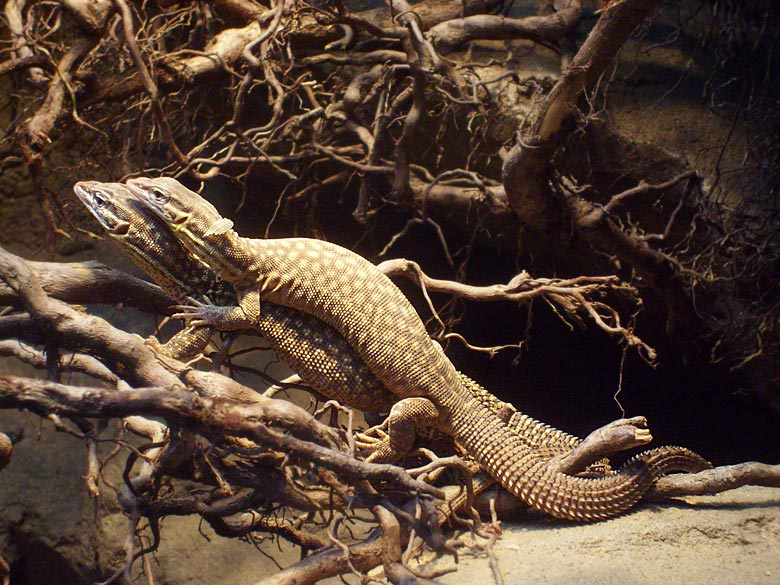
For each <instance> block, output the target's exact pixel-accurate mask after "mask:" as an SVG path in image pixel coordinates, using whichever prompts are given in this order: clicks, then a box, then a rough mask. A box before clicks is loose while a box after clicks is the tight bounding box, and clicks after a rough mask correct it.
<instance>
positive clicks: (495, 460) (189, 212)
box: [128, 178, 706, 520]
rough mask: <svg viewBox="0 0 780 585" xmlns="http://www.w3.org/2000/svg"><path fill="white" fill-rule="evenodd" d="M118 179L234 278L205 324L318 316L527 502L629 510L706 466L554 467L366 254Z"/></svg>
mask: <svg viewBox="0 0 780 585" xmlns="http://www.w3.org/2000/svg"><path fill="white" fill-rule="evenodd" d="M128 187H129V188H130V190H131V191H132V192H133V193H134V194H135V195H136V196H137V197H138V198H139V200H140V201H141V202H143V203H144V204H145V205H147V206H148V207H149V208H150V209H151V210H153V211H154V212H155V213H157V214H158V215H159V216H160V217H161V218H162V219H163V221H165V222H166V223H167V224H168V226H169V227H170V228H171V229H172V230H173V231H174V233H175V234H176V235H177V237H178V238H179V240H180V241H181V242H182V243H183V244H184V245H185V246H186V247H187V248H188V249H189V250H190V251H191V252H192V253H193V254H195V255H196V256H197V257H198V258H199V259H200V260H202V261H203V262H205V263H206V264H208V265H209V266H210V267H211V268H212V269H213V270H214V271H215V272H216V273H217V274H219V275H220V276H221V277H222V278H224V279H225V280H227V281H228V282H230V283H232V284H233V285H234V287H235V289H236V293H237V295H238V298H239V304H238V306H237V307H234V308H233V309H228V308H224V307H223V308H221V309H220V308H218V307H201V308H200V309H199V310H198V311H195V312H194V313H193V314H194V315H195V316H196V317H200V318H201V320H202V322H203V323H204V324H209V325H215V326H217V327H220V328H225V329H231V328H247V327H251V326H253V324H254V323H255V322H256V321H257V320H258V319H259V318H260V316H261V315H260V311H261V306H260V301H261V300H262V301H264V302H265V301H267V302H272V303H275V304H279V305H283V306H287V307H290V308H293V309H296V310H299V311H302V312H306V313H309V314H310V315H312V316H314V317H316V318H318V319H320V320H322V321H324V322H326V323H328V324H329V325H331V326H332V327H333V328H335V329H336V330H337V331H338V332H339V334H340V335H341V336H342V337H343V338H344V339H345V340H346V341H347V342H348V343H349V345H350V346H351V347H352V348H353V349H354V350H355V351H356V352H357V354H358V355H359V356H360V358H361V359H362V360H363V362H365V364H366V365H367V366H368V367H369V368H370V369H371V371H372V373H373V374H374V375H375V376H376V377H377V378H378V379H379V380H380V381H381V382H382V383H383V384H384V385H385V386H386V387H387V388H388V389H389V390H391V391H392V392H393V393H394V394H395V395H396V396H397V397H398V398H401V399H405V398H413V397H424V398H428V399H429V400H431V401H432V402H433V403H434V404H435V405H436V407H437V408H438V409H439V413H440V422H441V424H442V425H443V426H446V427H448V429H449V430H450V431H451V433H452V434H453V436H454V437H455V438H456V440H457V441H458V442H459V443H460V444H461V445H462V446H463V447H464V448H465V449H466V450H467V451H468V452H469V453H470V454H471V455H472V456H473V457H474V458H475V459H476V460H477V462H478V463H479V465H480V466H481V467H482V468H483V469H485V470H486V471H487V472H488V473H489V474H490V475H491V476H492V477H494V478H495V479H496V480H497V481H498V482H499V483H500V484H501V485H502V486H503V487H504V488H506V489H507V490H508V491H509V492H510V493H512V494H514V495H516V496H518V497H520V499H522V500H523V501H524V502H525V503H526V504H528V505H530V506H532V507H535V508H538V509H539V510H541V511H543V512H545V513H547V514H551V515H553V516H557V517H560V518H567V519H571V520H596V519H603V518H608V517H610V516H614V515H616V514H619V513H621V512H623V511H625V510H627V509H629V508H630V507H632V506H633V505H634V504H635V503H636V502H637V501H638V500H639V498H640V497H641V496H642V494H643V493H644V492H645V491H646V490H647V489H648V488H649V487H650V486H651V485H652V483H653V482H654V481H655V479H656V478H657V477H659V476H660V475H662V474H664V473H666V472H667V471H669V470H671V469H674V470H679V469H685V470H689V471H698V470H700V469H703V468H704V467H705V466H706V462H704V461H703V460H701V459H700V458H698V457H696V456H693V455H692V454H691V453H690V452H688V451H687V450H681V451H680V452H678V451H668V450H664V449H662V450H660V451H659V450H653V451H649V452H647V453H645V454H643V455H642V456H641V457H640V458H639V459H636V460H633V461H632V462H631V463H630V464H629V465H627V466H625V467H624V468H623V469H622V470H621V471H620V472H619V473H616V474H614V475H610V476H606V477H600V478H593V479H588V478H581V477H572V476H569V475H565V474H562V473H560V472H558V471H557V470H556V469H555V466H553V465H550V461H549V459H550V458H549V454H548V453H547V452H546V449H544V448H533V447H530V446H529V445H528V443H527V441H526V440H525V439H524V438H523V437H522V436H521V435H519V434H518V433H516V432H515V431H513V430H512V429H510V428H509V427H507V425H506V424H504V422H503V421H502V420H501V419H500V418H498V417H497V416H496V415H495V414H494V413H493V412H491V411H490V410H489V409H488V408H487V407H486V406H485V405H484V404H482V403H480V402H479V400H477V398H475V397H474V395H473V394H471V393H469V392H468V390H467V389H466V388H465V387H464V385H463V383H462V382H461V380H460V378H459V377H458V374H457V371H456V370H455V368H454V367H453V366H452V364H451V363H450V362H449V360H448V359H447V358H446V356H445V355H444V354H443V353H442V352H441V351H440V350H439V349H438V348H437V347H436V346H435V345H434V344H433V342H432V341H431V339H430V338H429V336H428V334H427V332H426V330H425V327H424V326H423V324H422V321H421V320H420V318H419V316H418V315H417V313H416V312H415V310H414V308H413V307H412V306H411V304H409V302H408V300H407V299H406V297H404V295H403V294H402V293H401V292H400V291H399V290H398V289H397V288H396V287H395V285H394V284H393V283H392V282H391V281H390V280H389V279H388V278H387V277H386V276H385V275H384V274H382V273H381V272H380V271H378V270H377V268H376V267H375V266H374V265H373V264H371V263H370V262H368V261H367V260H366V259H364V258H362V257H360V256H358V255H357V254H354V253H353V252H351V251H349V250H346V249H345V248H342V247H340V246H336V245H334V244H331V243H329V242H323V241H319V240H311V239H306V238H289V239H278V240H251V239H246V238H241V237H240V236H238V234H236V233H235V232H234V231H233V230H232V229H231V227H232V222H230V221H229V220H226V219H224V218H222V217H221V216H220V215H219V213H218V212H217V211H216V209H215V208H214V207H213V206H211V205H210V204H209V203H208V202H207V201H205V200H204V199H203V198H202V197H200V196H199V195H197V194H196V193H194V192H192V191H190V190H189V189H186V188H185V187H184V186H183V185H181V184H180V183H179V182H178V181H176V180H174V179H169V178H161V179H147V178H141V179H134V180H132V181H128ZM196 323H197V322H196Z"/></svg>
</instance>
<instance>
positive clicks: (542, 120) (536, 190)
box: [503, 0, 658, 229]
mask: <svg viewBox="0 0 780 585" xmlns="http://www.w3.org/2000/svg"><path fill="white" fill-rule="evenodd" d="M657 4H658V0H621V1H618V2H613V3H611V4H610V5H609V6H608V7H607V8H606V9H605V10H604V11H603V12H602V15H601V17H600V18H599V20H598V22H597V23H596V26H595V27H594V28H593V30H592V31H591V32H590V34H589V35H588V38H587V39H586V40H585V43H584V44H583V45H582V47H581V48H580V50H579V51H578V52H577V54H576V55H575V56H574V59H572V62H571V64H570V65H569V67H568V68H567V69H566V71H564V73H563V75H562V76H561V78H560V79H559V80H558V82H557V83H556V84H555V86H554V87H553V89H552V91H551V92H550V93H549V94H548V95H547V97H546V98H545V100H544V102H542V105H541V107H540V109H539V111H538V113H537V115H536V117H535V120H534V122H533V123H532V124H531V127H530V128H528V129H526V130H524V131H523V132H522V135H521V137H520V138H519V139H518V141H517V144H516V145H515V146H514V147H513V148H512V150H511V151H510V152H509V154H508V155H507V157H506V159H505V160H504V168H503V182H504V186H505V187H506V194H507V199H508V200H509V205H510V206H511V207H512V209H513V210H514V211H515V213H517V215H518V217H520V219H522V220H523V221H524V222H525V223H527V224H529V225H531V226H534V227H537V228H540V229H545V228H548V227H550V226H551V225H553V224H555V223H557V222H558V221H560V211H559V210H558V209H557V208H556V206H555V202H554V201H552V194H551V190H550V185H549V179H550V159H551V158H552V155H553V154H554V153H555V151H556V150H557V149H558V146H559V145H560V144H561V143H562V141H563V139H564V137H565V136H564V134H563V133H562V129H563V123H564V121H565V120H566V119H567V118H568V117H569V115H570V114H571V113H572V112H573V111H574V110H575V109H576V107H577V102H578V100H579V97H580V95H581V94H582V93H583V92H585V91H588V90H590V89H592V88H593V87H594V85H595V84H596V81H597V80H598V79H599V77H600V76H601V74H602V73H603V71H604V69H605V68H606V66H607V65H608V64H609V63H610V61H612V59H613V58H614V56H615V54H616V53H617V51H618V50H619V49H620V47H622V46H623V43H624V42H625V41H626V39H628V37H629V35H631V33H632V32H633V31H634V29H635V28H636V27H637V26H639V24H641V23H642V21H644V19H645V18H647V16H648V15H649V14H650V13H651V12H652V10H653V9H654V8H655V7H656V5H657Z"/></svg>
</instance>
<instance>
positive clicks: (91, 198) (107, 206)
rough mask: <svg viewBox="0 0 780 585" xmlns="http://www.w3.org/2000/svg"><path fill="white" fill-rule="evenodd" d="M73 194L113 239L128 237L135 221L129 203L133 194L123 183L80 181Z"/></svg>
mask: <svg viewBox="0 0 780 585" xmlns="http://www.w3.org/2000/svg"><path fill="white" fill-rule="evenodd" d="M73 192H74V193H75V194H76V197H78V198H79V201H81V202H82V203H83V204H84V207H86V208H87V210H88V211H89V212H90V213H91V214H92V215H93V216H95V219H97V220H98V222H99V223H100V225H101V226H102V227H103V229H104V230H106V232H107V233H108V234H109V235H110V236H111V237H113V238H116V239H121V238H124V237H126V236H127V234H128V232H129V231H130V227H131V225H132V220H133V212H132V208H131V207H130V206H129V205H128V203H127V202H128V201H131V200H132V194H131V193H130V191H129V190H128V189H127V187H125V186H124V185H122V184H121V183H101V182H99V181H80V182H78V183H76V184H75V185H74V186H73Z"/></svg>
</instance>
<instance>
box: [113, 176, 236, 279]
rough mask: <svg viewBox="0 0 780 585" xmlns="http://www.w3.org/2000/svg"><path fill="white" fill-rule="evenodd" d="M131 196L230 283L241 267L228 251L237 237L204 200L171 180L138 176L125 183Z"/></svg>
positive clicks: (215, 210) (230, 227) (226, 221)
mask: <svg viewBox="0 0 780 585" xmlns="http://www.w3.org/2000/svg"><path fill="white" fill-rule="evenodd" d="M127 187H128V188H129V189H130V191H131V192H132V193H133V195H134V196H135V197H136V198H137V199H138V200H139V201H140V202H141V203H142V204H143V205H144V206H146V207H147V208H148V209H150V210H151V211H153V212H154V213H155V214H156V215H157V216H158V217H160V218H161V219H162V220H163V221H164V222H165V223H166V224H167V225H168V227H169V228H170V229H171V230H172V231H173V232H174V233H175V234H176V237H177V238H178V239H179V240H180V241H181V242H182V243H183V244H184V245H185V246H186V247H187V248H188V249H189V250H190V252H191V253H192V254H194V255H195V256H196V257H197V258H198V259H200V260H201V261H203V262H204V263H206V264H207V265H209V266H210V267H211V268H212V269H213V270H214V271H215V272H217V273H219V274H220V275H221V276H223V277H224V278H226V279H228V280H230V279H231V277H232V276H234V273H239V272H240V268H239V267H235V266H233V265H232V263H231V262H230V254H229V251H230V249H231V248H232V247H233V245H234V244H235V241H236V239H237V238H238V235H237V234H236V233H235V232H234V231H233V229H232V228H233V222H232V221H230V220H229V219H225V218H223V217H222V216H221V215H220V214H219V212H218V211H217V209H216V208H215V207H214V206H213V205H212V204H211V203H209V202H208V201H206V199H204V198H203V197H201V196H200V195H198V194H197V193H195V192H194V191H191V190H190V189H188V188H187V187H185V186H184V185H182V184H181V183H180V182H179V181H177V180H176V179H173V178H170V177H159V178H155V179H152V178H149V177H139V178H137V179H130V180H128V181H127Z"/></svg>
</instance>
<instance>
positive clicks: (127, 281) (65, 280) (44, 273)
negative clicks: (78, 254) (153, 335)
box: [0, 261, 174, 315]
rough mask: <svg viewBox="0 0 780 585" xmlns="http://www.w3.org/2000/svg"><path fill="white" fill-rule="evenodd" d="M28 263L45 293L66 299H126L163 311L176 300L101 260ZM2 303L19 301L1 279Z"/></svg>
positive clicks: (139, 306) (166, 312) (77, 301)
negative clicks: (102, 262)
mask: <svg viewBox="0 0 780 585" xmlns="http://www.w3.org/2000/svg"><path fill="white" fill-rule="evenodd" d="M27 265H28V266H29V268H30V270H31V271H32V272H33V273H34V274H35V278H36V279H37V281H38V282H39V283H40V286H41V287H42V288H43V290H44V291H45V292H46V294H48V295H49V296H51V297H53V298H55V299H59V300H61V301H65V302H66V303H75V304H83V303H123V304H128V305H130V306H133V307H136V308H137V309H140V310H142V311H150V312H154V313H159V314H162V315H171V314H173V312H174V309H173V308H172V304H173V301H171V299H170V298H169V297H168V296H167V295H166V294H165V293H164V292H163V291H162V289H160V287H158V286H156V285H154V284H151V283H149V282H146V281H145V280H141V279H140V278H136V277H135V276H131V275H130V274H127V273H126V272H122V271H121V270H115V269H113V268H109V267H108V266H106V265H105V264H101V263H100V262H95V261H89V262H69V263H62V262H27ZM0 305H9V306H19V305H20V299H19V297H18V296H17V295H16V293H15V292H14V291H13V290H12V289H11V288H10V287H8V285H6V284H3V283H0Z"/></svg>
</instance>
